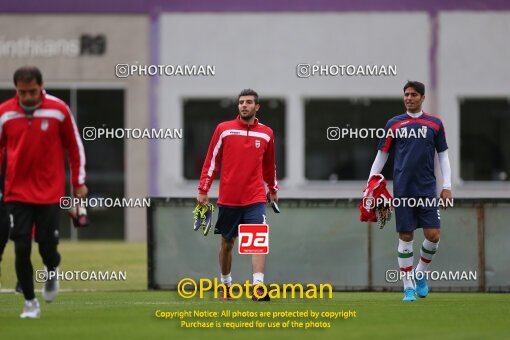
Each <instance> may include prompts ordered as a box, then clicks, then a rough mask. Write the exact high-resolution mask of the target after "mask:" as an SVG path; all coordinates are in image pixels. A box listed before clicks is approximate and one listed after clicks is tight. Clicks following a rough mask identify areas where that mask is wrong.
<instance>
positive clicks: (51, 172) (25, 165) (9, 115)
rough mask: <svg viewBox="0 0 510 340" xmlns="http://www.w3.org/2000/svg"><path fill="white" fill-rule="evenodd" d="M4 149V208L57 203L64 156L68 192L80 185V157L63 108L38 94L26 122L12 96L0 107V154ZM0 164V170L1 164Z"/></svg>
mask: <svg viewBox="0 0 510 340" xmlns="http://www.w3.org/2000/svg"><path fill="white" fill-rule="evenodd" d="M3 148H5V149H6V152H5V155H4V156H5V157H7V166H6V170H5V188H4V201H5V202H23V203H33V204H53V203H58V202H59V201H60V198H61V197H62V196H64V194H65V178H66V176H65V167H64V160H65V155H66V151H67V154H68V157H69V163H70V168H71V180H72V185H73V187H75V188H76V187H80V186H82V185H84V184H85V151H84V149H83V145H82V142H81V139H80V133H79V132H78V128H77V126H76V124H75V122H74V118H73V115H72V114H71V111H70V110H69V107H68V106H67V105H66V104H65V103H64V102H63V101H61V100H60V99H58V98H56V97H53V96H50V95H48V94H46V93H44V92H43V94H42V103H41V105H40V106H39V107H38V108H37V109H36V110H35V111H34V112H33V115H32V117H31V118H30V119H29V117H27V115H26V114H25V112H24V111H23V109H22V108H21V106H20V105H19V98H18V96H15V97H14V98H11V99H9V100H7V101H5V102H3V103H2V104H0V149H3ZM1 161H2V160H1V159H0V164H1Z"/></svg>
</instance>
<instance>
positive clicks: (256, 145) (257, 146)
mask: <svg viewBox="0 0 510 340" xmlns="http://www.w3.org/2000/svg"><path fill="white" fill-rule="evenodd" d="M255 147H256V148H257V149H258V148H260V141H259V140H258V139H257V140H255Z"/></svg>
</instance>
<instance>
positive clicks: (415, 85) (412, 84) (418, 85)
mask: <svg viewBox="0 0 510 340" xmlns="http://www.w3.org/2000/svg"><path fill="white" fill-rule="evenodd" d="M408 87H412V88H413V89H415V90H416V92H418V93H419V94H421V95H422V96H424V95H425V84H423V83H420V82H419V81H416V80H408V81H407V83H406V84H405V85H404V92H406V90H407V88H408Z"/></svg>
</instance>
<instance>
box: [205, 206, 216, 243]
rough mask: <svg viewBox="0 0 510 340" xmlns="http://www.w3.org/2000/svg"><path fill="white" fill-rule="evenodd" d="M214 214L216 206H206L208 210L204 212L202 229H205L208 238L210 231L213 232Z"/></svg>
mask: <svg viewBox="0 0 510 340" xmlns="http://www.w3.org/2000/svg"><path fill="white" fill-rule="evenodd" d="M213 213H214V205H213V204H208V205H206V209H205V211H204V219H203V220H202V228H203V229H204V236H207V234H208V233H209V230H211V225H212V215H213Z"/></svg>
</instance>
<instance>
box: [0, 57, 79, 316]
mask: <svg viewBox="0 0 510 340" xmlns="http://www.w3.org/2000/svg"><path fill="white" fill-rule="evenodd" d="M14 85H15V86H16V96H15V97H13V98H11V99H9V100H7V101H5V102H4V103H2V104H0V149H3V148H5V151H6V152H5V157H6V169H5V187H4V197H3V198H4V202H5V203H6V204H7V210H8V213H9V219H10V228H11V230H10V238H11V239H12V240H13V241H14V247H15V253H16V263H15V267H16V275H17V277H18V281H19V282H20V284H21V288H22V290H23V295H24V297H25V307H24V309H23V313H22V314H21V315H20V317H22V318H37V317H39V316H40V307H39V303H38V301H37V299H36V298H35V294H34V282H33V267H32V263H31V261H30V253H31V246H32V241H31V235H32V225H33V224H35V226H36V229H37V233H36V236H35V240H36V242H38V243H39V253H40V254H41V257H42V259H43V262H44V265H45V267H46V270H47V274H46V276H47V278H48V279H47V280H46V282H45V285H44V289H43V296H44V298H45V300H46V301H47V302H51V301H53V299H54V298H55V296H56V294H57V293H58V281H57V277H56V275H55V273H56V271H57V266H58V265H59V263H60V254H59V253H58V251H57V244H58V240H59V225H58V224H59V212H60V208H59V202H60V199H61V197H63V196H64V195H65V167H64V161H65V155H66V152H67V155H68V158H69V163H70V169H71V181H72V185H73V189H74V190H73V193H74V195H75V196H76V197H80V198H84V197H85V196H86V195H87V192H88V190H87V187H86V186H85V152H84V149H83V145H82V142H81V139H80V134H79V132H78V128H77V126H76V124H75V122H74V118H73V115H72V113H71V111H70V110H69V107H68V106H67V105H66V104H65V103H64V102H63V101H61V100H60V99H58V98H56V97H53V96H50V95H48V94H46V93H45V92H44V90H43V89H42V86H43V81H42V75H41V72H40V71H39V69H37V68H36V67H33V66H25V67H21V68H19V69H18V70H16V72H15V73H14ZM0 164H1V160H0ZM49 278H51V279H49Z"/></svg>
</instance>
